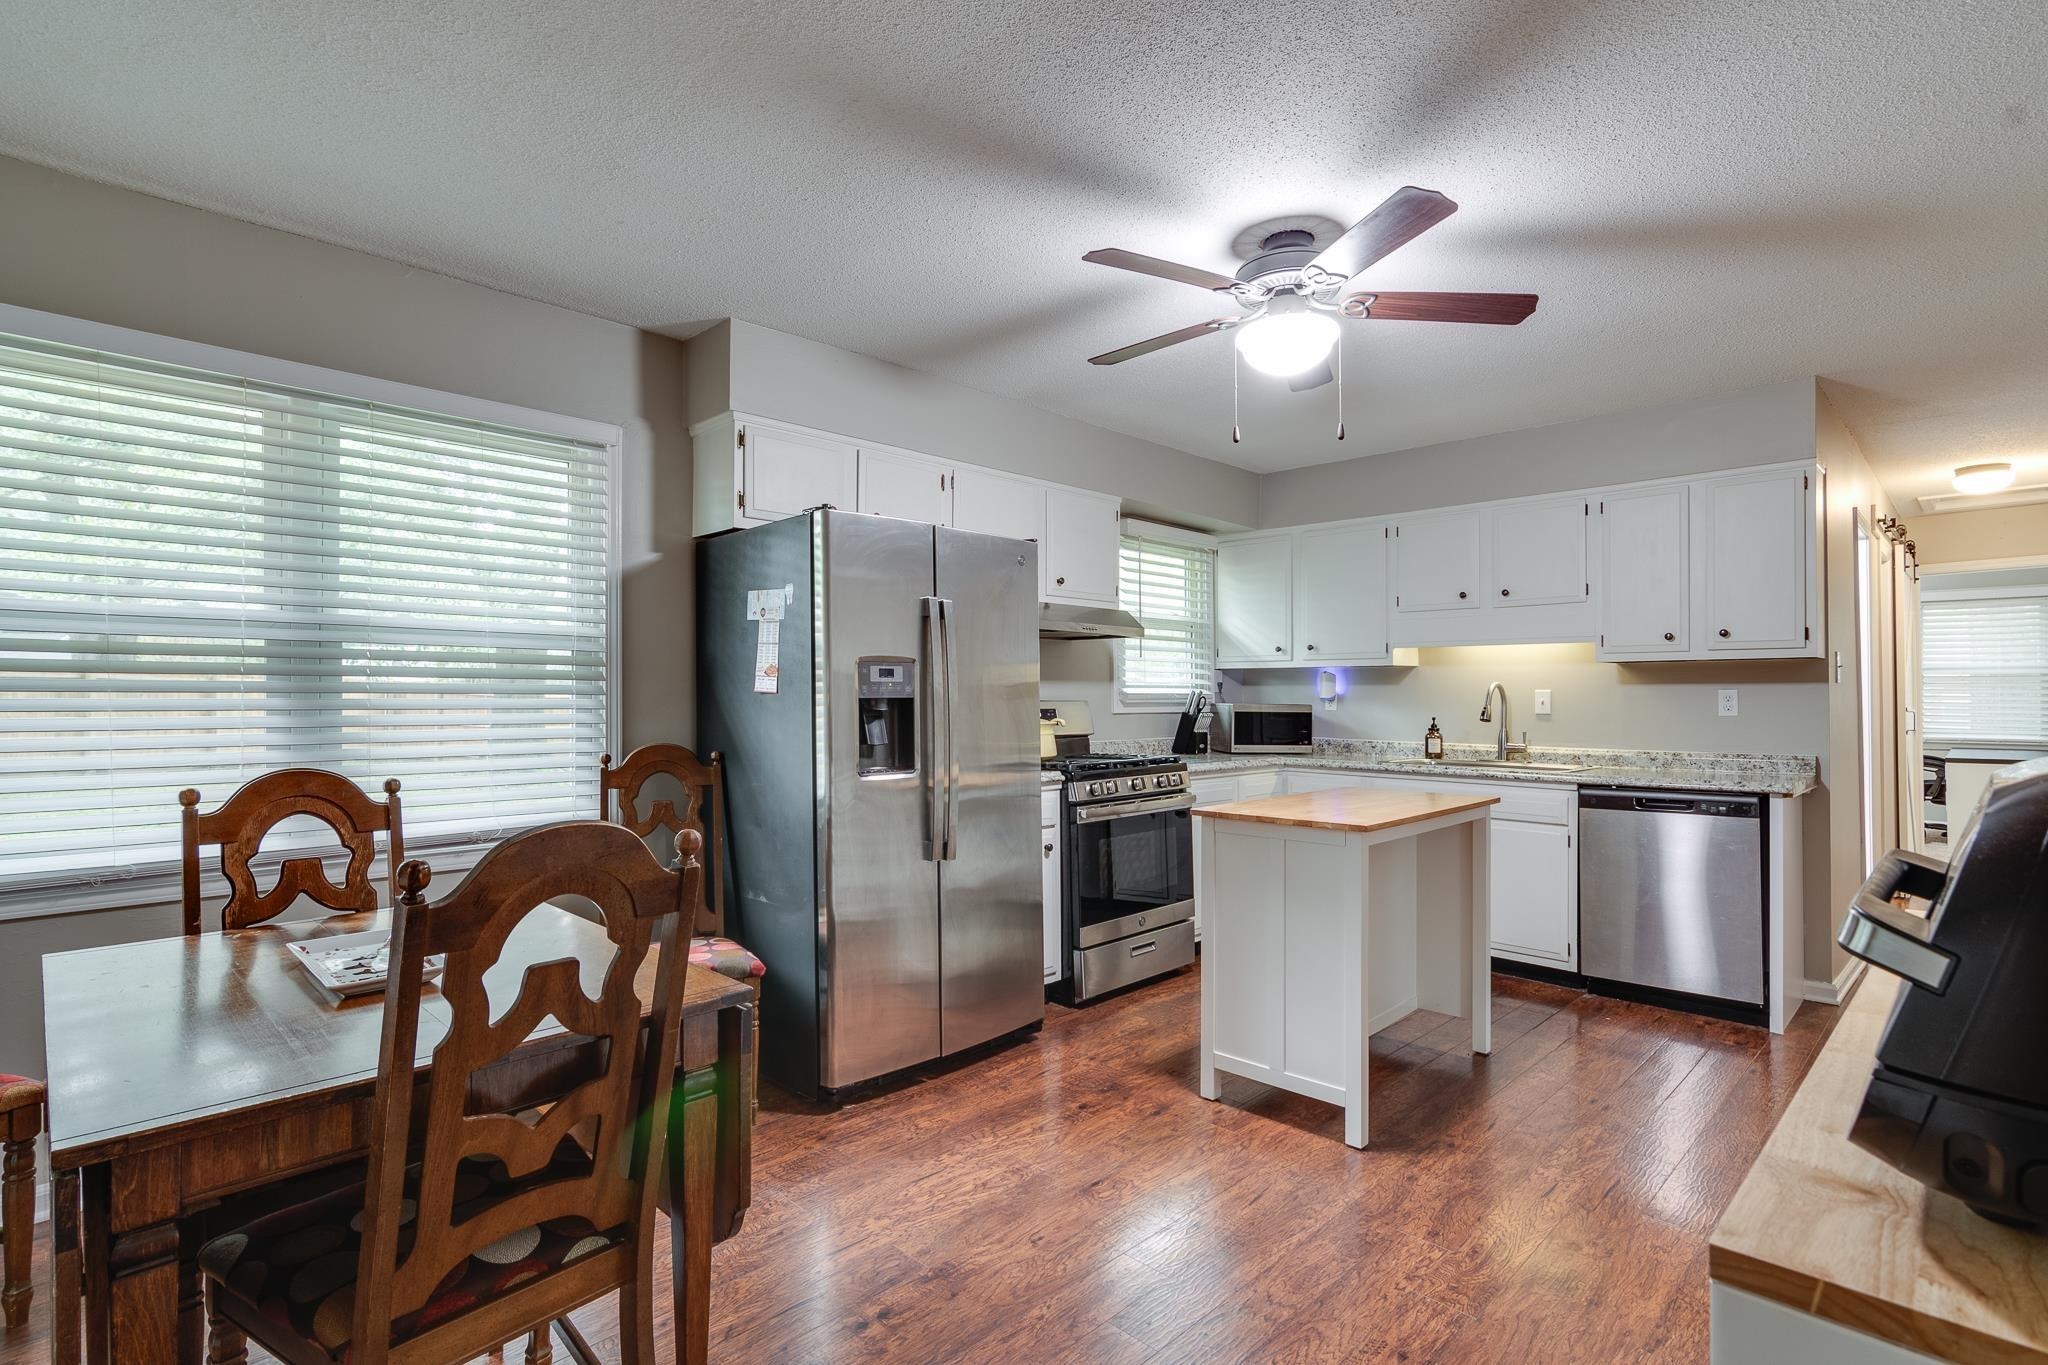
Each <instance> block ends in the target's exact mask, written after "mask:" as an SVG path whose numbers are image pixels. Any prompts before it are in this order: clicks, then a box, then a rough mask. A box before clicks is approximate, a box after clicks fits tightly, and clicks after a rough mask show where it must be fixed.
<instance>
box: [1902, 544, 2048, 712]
mask: <svg viewBox="0 0 2048 1365" xmlns="http://www.w3.org/2000/svg"><path fill="white" fill-rule="evenodd" d="M1943 568H1944V571H1945V572H1946V571H1947V566H1943ZM2011 598H2025V599H2028V600H2031V601H2036V602H2040V603H2041V604H2042V605H2043V613H2044V615H2048V584H2025V585H2021V584H2015V585H2012V586H2005V587H1976V588H1942V587H1933V586H1929V587H1926V588H1923V589H1922V590H1921V594H1920V623H1919V624H1920V634H1921V637H1922V638H1921V645H1920V659H1919V681H1920V690H1921V695H1920V698H1919V707H1920V717H1921V721H1920V728H1921V741H1922V744H1923V745H1924V747H1925V748H1926V749H1927V750H1928V751H1929V752H1940V751H1946V750H1948V749H1958V748H1962V749H1967V748H1972V747H1982V746H1991V747H1994V748H2000V749H2022V750H2027V749H2032V750H2040V751H2044V752H2048V722H2044V730H2043V733H2042V735H2041V736H2040V737H2038V738H2034V739H2014V738H2010V737H2005V736H1997V735H1991V736H1986V735H1970V736H1959V737H1949V736H1944V735H1941V734H1940V733H1938V732H1937V731H1936V730H1935V729H1934V726H1933V719H1932V717H1931V716H1930V715H1929V714H1928V707H1927V697H1926V692H1927V683H1928V678H1929V676H1930V674H1931V673H1932V672H1934V670H1933V669H1931V668H1930V667H1929V665H1928V659H1927V647H1926V642H1925V636H1926V630H1927V616H1928V608H1930V607H1934V608H1936V609H1937V610H1938V609H1939V607H1940V606H1941V605H1942V604H1944V603H1949V602H1985V601H1992V600H1997V599H2011ZM2043 634H2044V636H2048V628H2044V631H2043Z"/></svg>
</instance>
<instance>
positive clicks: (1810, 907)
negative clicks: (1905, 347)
mask: <svg viewBox="0 0 2048 1365" xmlns="http://www.w3.org/2000/svg"><path fill="white" fill-rule="evenodd" d="M1814 436H1815V444H1816V449H1817V450H1818V452H1819V455H1820V459H1821V463H1822V464H1823V465H1825V466H1826V467H1827V473H1828V510H1827V600H1828V661H1827V662H1828V673H1827V678H1828V681H1827V683H1826V687H1827V689H1828V697H1827V748H1826V750H1825V752H1824V753H1823V754H1822V758H1821V770H1822V774H1823V777H1824V779H1825V782H1826V785H1827V788H1828V790H1827V792H1826V793H1825V794H1824V796H1823V800H1822V802H1821V804H1820V805H1818V806H1815V807H1812V808H1810V810H1809V812H1808V816H1807V820H1808V831H1809V832H1808V835H1807V840H1806V842H1807V848H1808V856H1809V857H1811V856H1812V853H1813V849H1814V842H1815V841H1814V837H1813V831H1814V830H1816V829H1818V830H1820V831H1824V832H1825V836H1826V842H1825V845H1824V846H1823V853H1824V859H1825V860H1824V862H1823V863H1822V866H1824V867H1825V868H1826V869H1827V879H1826V881H1825V883H1823V884H1819V885H1817V884H1816V882H1815V879H1814V871H1815V869H1813V868H1811V867H1809V868H1808V869H1807V882H1806V884H1807V902H1808V904H1807V925H1808V929H1809V932H1808V934H1807V941H1806V974H1807V976H1808V977H1809V978H1815V979H1818V978H1821V977H1824V976H1827V975H1830V974H1832V973H1834V972H1838V971H1840V970H1841V969H1842V967H1843V966H1844V965H1845V964H1846V963H1847V961H1848V955H1847V954H1846V953H1844V952H1843V951H1842V950H1841V949H1840V948H1837V947H1836V946H1835V932H1836V930H1837V929H1839V928H1840V925H1841V918H1842V912H1843V911H1844V910H1845V909H1846V908H1847V906H1848V904H1849V900H1850V898H1851V897H1853V896H1854V895H1855V893H1856V889H1857V888H1858V887H1860V886H1861V885H1862V884H1863V879H1864V877H1865V876H1867V875H1868V872H1869V869H1868V868H1867V867H1866V866H1865V865H1864V859H1863V825H1862V821H1863V805H1862V799H1861V795H1860V792H1861V776H1862V737H1861V736H1862V732H1861V720H1860V718H1861V714H1862V707H1861V700H1860V696H1859V692H1858V687H1857V673H1856V667H1857V663H1856V661H1857V641H1858V632H1859V631H1861V630H1868V631H1870V632H1871V635H1872V643H1873V654H1874V657H1875V660H1876V672H1877V678H1878V679H1879V686H1878V687H1877V689H1876V692H1877V707H1878V724H1877V725H1876V726H1875V727H1874V728H1875V730H1876V733H1877V735H1878V740H1879V746H1880V747H1879V759H1878V764H1877V772H1878V782H1877V785H1878V791H1879V819H1880V831H1881V834H1880V838H1881V839H1882V841H1883V842H1884V844H1885V847H1884V848H1880V849H1879V850H1878V852H1879V853H1883V852H1886V851H1887V850H1888V849H1889V848H1890V847H1891V845H1892V844H1893V843H1894V842H1896V840H1895V839H1886V838H1884V837H1883V832H1884V831H1886V830H1887V828H1890V829H1895V828H1896V821H1897V819H1898V799H1897V794H1896V782H1895V774H1896V772H1897V767H1896V765H1897V763H1898V759H1899V755H1898V749H1897V741H1896V733H1897V732H1896V727H1895V726H1894V725H1892V724H1891V723H1890V722H1891V718H1892V717H1893V715H1894V714H1895V708H1896V706H1897V702H1898V698H1897V695H1896V693H1895V692H1894V691H1893V690H1892V689H1891V687H1890V686H1889V680H1890V678H1891V676H1892V668H1893V664H1894V661H1895V650H1894V642H1893V639H1892V633H1891V630H1890V629H1889V622H1890V620H1891V606H1892V603H1891V597H1890V582H1889V580H1890V575H1891V572H1892V565H1893V563H1894V562H1895V561H1894V559H1893V558H1892V556H1891V555H1890V551H1889V549H1888V548H1887V547H1886V545H1885V542H1884V538H1883V537H1882V536H1881V535H1880V534H1878V532H1877V522H1878V521H1879V520H1880V519H1881V518H1884V517H1888V516H1890V515H1892V503H1891V499H1890V498H1889V497H1888V496H1886V494H1885V491H1884V489H1883V488H1882V487H1880V486H1879V485H1878V482H1877V477H1876V475H1875V474H1873V473H1872V472H1871V468H1870V464H1869V462H1868V461H1867V460H1865V459H1864V457H1863V452H1862V450H1861V449H1859V448H1858V446H1857V445H1856V441H1855V438H1854V437H1852V436H1851V435H1850V434H1849V430H1848V428H1847V427H1845V426H1843V425H1842V421H1841V419H1840V418H1839V417H1837V416H1836V415H1835V412H1834V409H1833V408H1831V407H1829V406H1828V403H1827V400H1826V399H1825V398H1823V397H1821V396H1820V395H1819V394H1818V392H1816V394H1815V397H1814ZM1858 513H1861V515H1862V516H1863V518H1864V521H1865V524H1866V525H1868V526H1869V527H1870V529H1871V535H1872V541H1871V544H1872V549H1873V562H1872V565H1871V584H1872V589H1873V602H1872V610H1871V614H1870V616H1869V618H1868V619H1867V620H1863V621H1859V620H1858V616H1857V611H1856V534H1855V517H1856V516H1857V515H1858ZM1816 897H1818V898H1819V901H1818V904H1817V905H1816V904H1815V900H1816ZM1823 963H1825V964H1827V966H1826V968H1825V970H1824V969H1823V966H1822V964H1823Z"/></svg>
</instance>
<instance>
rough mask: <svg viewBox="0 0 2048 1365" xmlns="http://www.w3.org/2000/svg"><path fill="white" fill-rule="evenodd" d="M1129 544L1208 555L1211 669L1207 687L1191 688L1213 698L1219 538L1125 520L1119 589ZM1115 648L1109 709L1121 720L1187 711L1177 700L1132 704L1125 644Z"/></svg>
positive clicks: (1125, 606)
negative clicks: (1126, 692) (1178, 548)
mask: <svg viewBox="0 0 2048 1365" xmlns="http://www.w3.org/2000/svg"><path fill="white" fill-rule="evenodd" d="M1128 540H1139V541H1151V542H1153V543H1154V544H1163V545H1178V546H1181V547H1183V548H1185V549H1189V550H1195V551H1201V552H1205V553H1207V554H1208V556H1209V659H1208V667H1207V669H1206V670H1205V671H1206V673H1207V678H1206V682H1205V684H1199V683H1193V682H1191V683H1190V687H1191V688H1193V687H1197V686H1206V690H1208V691H1209V692H1211V693H1212V694H1213V693H1214V691H1215V683H1216V537H1214V536H1211V535H1206V534H1204V533H1202V532H1200V531H1190V530H1187V529H1186V528H1184V527H1180V526H1167V525H1164V524H1161V523H1158V522H1150V521H1141V520H1138V519H1136V518H1132V517H1126V518H1124V519H1123V522H1122V523H1121V524H1120V525H1119V526H1118V528H1117V581H1118V583H1119V585H1121V583H1122V581H1123V554H1124V542H1125V541H1128ZM1118 605H1119V606H1120V607H1122V608H1123V610H1125V611H1130V612H1131V614H1132V615H1133V616H1137V613H1136V612H1135V611H1132V610H1131V607H1130V605H1129V604H1127V603H1124V602H1122V601H1119V603H1118ZM1139 619H1140V620H1141V621H1142V620H1143V619H1144V618H1143V617H1139ZM1111 644H1112V645H1113V646H1114V648H1113V650H1112V651H1111V653H1112V656H1113V657H1112V659H1111V665H1110V679H1109V709H1110V712H1111V714H1113V715H1119V716H1140V715H1152V716H1158V715H1178V714H1179V713H1180V712H1181V710H1182V709H1183V707H1184V706H1185V705H1186V699H1185V698H1180V699H1173V700H1169V699H1166V698H1161V699H1160V700H1158V701H1156V702H1144V701H1131V700H1127V699H1126V698H1125V695H1124V649H1125V641H1123V640H1114V641H1112V642H1111Z"/></svg>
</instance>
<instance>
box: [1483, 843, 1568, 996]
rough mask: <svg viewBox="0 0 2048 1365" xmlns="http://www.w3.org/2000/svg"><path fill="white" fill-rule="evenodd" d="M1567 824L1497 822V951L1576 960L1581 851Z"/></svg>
mask: <svg viewBox="0 0 2048 1365" xmlns="http://www.w3.org/2000/svg"><path fill="white" fill-rule="evenodd" d="M1574 842H1575V841H1574V839H1573V837H1572V832H1571V830H1570V829H1569V828H1568V827H1566V826H1564V825H1539V824H1534V823H1531V822H1530V821H1527V820H1502V819H1495V820H1494V822H1493V881H1492V888H1493V951H1494V952H1495V953H1497V954H1499V955H1500V956H1502V957H1512V958H1514V959H1516V960H1518V961H1522V962H1537V963H1541V964H1542V965H1543V966H1546V967H1558V968H1572V967H1575V966H1576V964H1577V962H1578V953H1577V948H1578V943H1577V939H1578V920H1579V915H1578V909H1579V897H1578V885H1579V860H1578V851H1577V850H1576V849H1575V848H1573V846H1572V845H1573V843H1574Z"/></svg>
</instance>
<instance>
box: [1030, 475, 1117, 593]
mask: <svg viewBox="0 0 2048 1365" xmlns="http://www.w3.org/2000/svg"><path fill="white" fill-rule="evenodd" d="M1122 514H1123V503H1122V501H1121V500H1120V499H1118V498H1112V497H1106V496H1104V495H1103V494H1100V493H1083V492H1080V491H1079V490H1077V489H1071V488H1048V489H1046V490H1045V539H1044V540H1043V541H1041V542H1040V544H1039V560H1040V562H1041V563H1042V564H1043V566H1044V581H1043V583H1042V585H1041V587H1040V594H1039V595H1040V596H1042V597H1043V598H1045V599H1046V600H1047V601H1049V602H1104V603H1114V602H1115V601H1116V579H1117V553H1118V544H1119V542H1120V541H1121V539H1122V534H1121V532H1120V531H1119V529H1118V526H1117V521H1118V518H1119V517H1120V516H1122Z"/></svg>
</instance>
